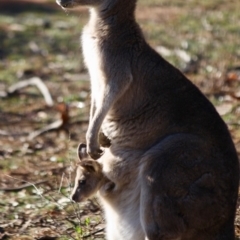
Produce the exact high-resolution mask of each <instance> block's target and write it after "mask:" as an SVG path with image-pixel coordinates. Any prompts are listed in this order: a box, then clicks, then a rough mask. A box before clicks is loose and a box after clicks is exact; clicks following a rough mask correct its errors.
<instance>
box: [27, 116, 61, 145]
mask: <svg viewBox="0 0 240 240" xmlns="http://www.w3.org/2000/svg"><path fill="white" fill-rule="evenodd" d="M62 127H63V120H62V119H59V120H57V121H55V122H53V123H50V124H49V125H47V126H45V127H43V128H41V129H39V130H36V131H34V132H32V133H30V134H29V135H28V137H27V139H28V140H33V139H34V138H36V137H38V136H39V135H42V134H44V133H46V132H50V131H54V130H58V129H61V128H62Z"/></svg>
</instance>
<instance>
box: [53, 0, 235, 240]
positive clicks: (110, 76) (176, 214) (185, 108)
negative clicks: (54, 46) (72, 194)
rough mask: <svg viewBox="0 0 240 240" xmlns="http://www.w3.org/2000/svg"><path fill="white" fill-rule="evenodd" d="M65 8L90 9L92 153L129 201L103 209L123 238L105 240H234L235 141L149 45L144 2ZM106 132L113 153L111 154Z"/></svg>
mask: <svg viewBox="0 0 240 240" xmlns="http://www.w3.org/2000/svg"><path fill="white" fill-rule="evenodd" d="M57 2H58V4H59V5H61V6H62V7H64V8H72V7H75V6H78V5H82V6H88V7H89V9H90V20H89V22H88V24H87V25H86V26H85V27H84V30H83V34H82V48H83V55H84V58H85V62H86V65H87V67H88V69H89V73H90V78H91V92H92V100H91V101H92V103H91V110H90V122H89V128H88V131H87V134H86V141H87V152H88V153H89V155H90V156H91V157H92V158H93V159H98V158H99V162H101V164H102V166H103V168H102V171H103V173H104V175H105V176H107V178H108V179H109V180H110V181H112V182H114V184H116V187H117V189H119V198H120V199H121V201H120V200H119V201H117V200H116V199H115V198H113V200H112V202H111V208H109V207H105V205H104V208H105V212H106V221H107V229H115V231H116V232H117V233H118V234H117V235H114V233H113V231H110V230H107V238H108V239H110V240H112V239H119V240H121V239H125V240H127V239H129V240H130V239H144V238H145V239H149V240H156V239H159V240H176V239H178V240H224V239H225V240H233V239H234V218H235V212H236V202H237V195H238V184H239V183H238V182H239V163H238V156H237V153H236V150H235V147H234V144H233V141H232V139H231V136H230V133H229V131H228V129H227V126H226V124H225V123H224V121H223V120H222V119H221V117H220V116H219V114H218V113H217V111H216V110H215V108H214V106H213V105H212V104H211V103H210V102H209V100H207V98H206V97H205V96H204V95H203V94H202V93H201V92H200V90H199V89H198V88H197V87H196V86H194V84H192V83H191V82H190V81H189V80H188V79H187V78H186V77H185V76H184V75H183V74H182V73H181V72H180V71H179V70H178V69H176V68H175V67H174V66H172V65H171V64H170V63H168V62H167V61H166V60H165V59H163V58H162V57H161V56H160V55H159V54H158V53H157V52H156V51H155V50H154V49H152V48H151V47H150V46H149V45H148V43H147V42H146V40H145V38H144V36H143V34H142V31H141V29H140V27H139V25H138V24H137V22H136V20H135V16H134V12H135V7H136V2H137V0H57ZM101 132H103V134H104V136H105V138H106V139H107V140H109V142H110V143H111V146H110V147H109V148H105V149H104V154H102V150H101V147H100V145H101V142H99V135H100V134H101ZM106 142H108V141H106ZM120 190H121V191H120ZM117 193H118V191H117ZM114 194H116V193H114ZM114 194H113V195H114ZM110 196H111V193H110ZM103 199H105V198H103ZM113 218H114V220H112V219H113Z"/></svg>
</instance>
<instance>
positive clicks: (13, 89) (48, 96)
mask: <svg viewBox="0 0 240 240" xmlns="http://www.w3.org/2000/svg"><path fill="white" fill-rule="evenodd" d="M30 85H35V86H36V87H37V88H38V89H39V90H40V92H41V93H42V95H43V97H44V99H45V101H46V104H47V105H48V106H50V107H51V106H53V104H54V103H53V99H52V96H51V94H50V92H49V90H48V88H47V86H46V85H45V84H44V82H43V81H42V80H41V79H40V78H39V77H33V78H30V79H28V80H24V81H21V82H18V83H16V84H14V85H12V86H10V87H9V89H8V95H9V94H13V93H15V92H16V91H17V90H19V89H21V88H24V87H27V86H30Z"/></svg>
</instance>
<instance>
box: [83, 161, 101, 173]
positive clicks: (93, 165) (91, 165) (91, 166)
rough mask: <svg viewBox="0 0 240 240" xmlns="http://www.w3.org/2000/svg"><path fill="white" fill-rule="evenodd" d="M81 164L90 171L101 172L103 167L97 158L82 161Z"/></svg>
mask: <svg viewBox="0 0 240 240" xmlns="http://www.w3.org/2000/svg"><path fill="white" fill-rule="evenodd" d="M79 165H80V166H81V167H83V168H85V169H86V170H87V171H89V172H100V171H101V169H102V167H101V165H100V163H98V162H96V161H95V160H84V161H81V162H80V163H79Z"/></svg>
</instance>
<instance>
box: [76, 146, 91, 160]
mask: <svg viewBox="0 0 240 240" xmlns="http://www.w3.org/2000/svg"><path fill="white" fill-rule="evenodd" d="M77 154H78V158H79V160H80V162H81V161H83V160H84V159H86V158H88V157H89V156H88V154H87V146H86V144H85V143H80V144H79V145H78V148H77Z"/></svg>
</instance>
